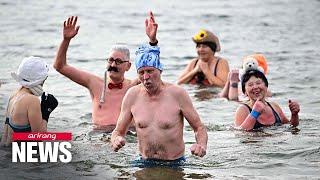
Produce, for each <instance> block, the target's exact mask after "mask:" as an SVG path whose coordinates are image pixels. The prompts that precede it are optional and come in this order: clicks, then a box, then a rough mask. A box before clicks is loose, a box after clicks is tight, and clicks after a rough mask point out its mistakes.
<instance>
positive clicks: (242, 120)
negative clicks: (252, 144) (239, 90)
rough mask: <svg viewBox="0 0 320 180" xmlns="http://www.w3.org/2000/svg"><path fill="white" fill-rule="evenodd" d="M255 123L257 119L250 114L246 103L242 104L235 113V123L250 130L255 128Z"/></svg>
mask: <svg viewBox="0 0 320 180" xmlns="http://www.w3.org/2000/svg"><path fill="white" fill-rule="evenodd" d="M255 123H256V119H254V117H252V116H251V115H250V113H249V111H248V108H247V107H245V106H244V105H240V107H238V109H237V111H236V114H235V119H234V125H235V126H236V127H239V128H241V129H244V130H246V131H250V130H252V129H253V127H254V124H255Z"/></svg>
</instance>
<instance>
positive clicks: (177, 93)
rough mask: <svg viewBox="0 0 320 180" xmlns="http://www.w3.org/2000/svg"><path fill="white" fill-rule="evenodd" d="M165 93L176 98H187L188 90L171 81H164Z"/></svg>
mask: <svg viewBox="0 0 320 180" xmlns="http://www.w3.org/2000/svg"><path fill="white" fill-rule="evenodd" d="M165 87H166V93H167V94H171V95H172V96H173V97H175V98H177V99H184V98H189V95H188V92H187V91H186V90H185V89H183V88H182V87H181V86H178V85H176V84H171V83H165Z"/></svg>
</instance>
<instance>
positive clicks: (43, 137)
mask: <svg viewBox="0 0 320 180" xmlns="http://www.w3.org/2000/svg"><path fill="white" fill-rule="evenodd" d="M12 140H13V141H71V140H72V134H71V133H64V132H63V133H62V132H56V133H53V132H33V133H13V135H12Z"/></svg>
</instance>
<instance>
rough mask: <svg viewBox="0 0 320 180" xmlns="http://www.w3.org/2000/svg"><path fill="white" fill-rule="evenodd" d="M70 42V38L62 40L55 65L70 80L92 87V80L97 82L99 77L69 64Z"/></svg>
mask: <svg viewBox="0 0 320 180" xmlns="http://www.w3.org/2000/svg"><path fill="white" fill-rule="evenodd" d="M69 43H70V39H69V40H68V39H63V40H62V42H61V45H60V47H59V50H58V53H57V56H56V59H55V62H54V65H53V67H54V68H55V69H56V70H57V71H58V72H59V73H61V74H63V75H64V76H66V77H68V78H69V79H70V80H72V81H74V82H76V83H78V84H80V85H82V86H84V87H86V88H89V89H90V84H91V82H95V80H97V79H99V77H97V76H95V75H93V74H91V73H88V72H86V71H82V70H79V69H77V68H75V67H73V66H70V65H69V64H67V50H68V47H69Z"/></svg>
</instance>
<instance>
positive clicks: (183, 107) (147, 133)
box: [111, 46, 208, 164]
mask: <svg viewBox="0 0 320 180" xmlns="http://www.w3.org/2000/svg"><path fill="white" fill-rule="evenodd" d="M136 54H137V57H136V60H135V65H136V69H137V73H138V77H139V80H140V81H141V82H142V84H140V85H137V86H135V87H132V88H131V89H129V91H128V92H127V94H126V95H125V97H124V99H123V102H122V106H121V112H120V116H119V119H118V122H117V126H116V128H115V130H114V131H113V132H112V136H111V143H112V148H113V150H114V151H118V150H119V149H120V148H121V147H123V146H124V145H125V137H124V136H125V135H126V132H127V129H128V127H129V125H130V124H131V122H132V121H133V122H134V124H135V127H136V132H137V138H138V146H139V151H140V155H141V157H140V160H141V161H140V162H143V163H146V164H149V163H150V161H152V162H161V164H162V163H163V162H165V163H167V162H172V163H174V164H176V163H178V164H179V163H180V162H181V161H183V162H184V161H185V159H184V151H185V145H184V141H183V128H184V118H185V119H186V120H187V121H188V123H189V124H190V126H191V127H192V128H193V130H194V132H195V137H196V143H195V144H193V145H192V146H191V153H192V154H194V155H196V156H200V157H202V156H204V155H205V154H206V149H207V140H208V135H207V131H206V128H205V126H204V125H203V124H202V123H201V121H200V118H199V115H198V113H197V112H196V110H195V108H194V107H193V105H192V102H191V99H190V97H189V95H188V93H187V92H186V91H185V90H184V89H183V88H181V87H179V86H176V85H174V84H170V83H167V82H164V81H162V80H161V73H162V70H163V67H162V64H161V63H160V58H159V54H160V51H159V47H152V46H141V47H140V48H139V50H138V51H137V52H136Z"/></svg>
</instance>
